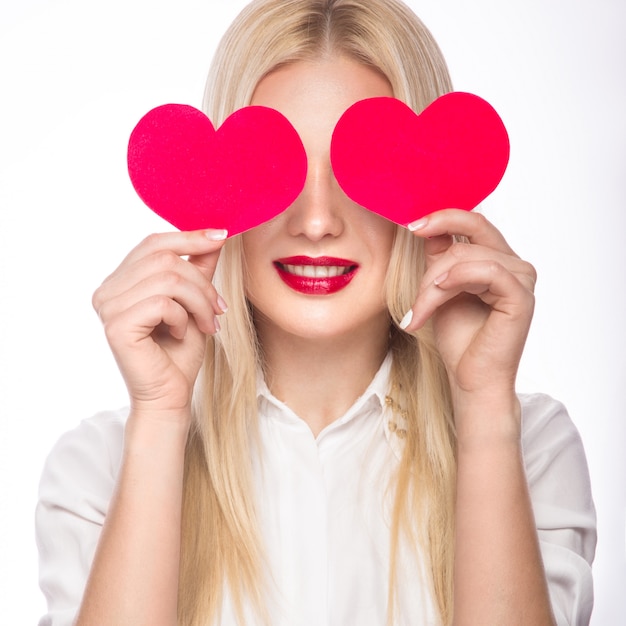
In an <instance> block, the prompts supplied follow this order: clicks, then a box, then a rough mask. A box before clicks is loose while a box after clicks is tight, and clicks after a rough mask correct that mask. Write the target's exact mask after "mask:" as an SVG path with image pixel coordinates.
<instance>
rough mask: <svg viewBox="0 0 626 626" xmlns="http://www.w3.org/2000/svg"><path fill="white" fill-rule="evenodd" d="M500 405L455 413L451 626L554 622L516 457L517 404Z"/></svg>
mask: <svg viewBox="0 0 626 626" xmlns="http://www.w3.org/2000/svg"><path fill="white" fill-rule="evenodd" d="M505 404H506V403H503V404H498V403H496V404H491V405H482V406H481V407H480V409H476V408H471V409H467V408H466V409H463V413H464V414H463V415H460V416H458V418H457V423H460V431H459V441H458V478H457V509H456V553H455V596H454V616H455V617H454V624H455V626H462V625H465V624H468V625H474V624H481V625H483V626H491V625H494V626H499V625H501V624H507V625H511V626H515V625H520V626H522V625H528V626H543V625H546V626H547V625H552V624H554V618H553V615H552V610H551V608H550V600H549V595H548V589H547V583H546V580H545V573H544V569H543V564H542V560H541V553H540V550H539V541H538V538H537V531H536V528H535V521H534V516H533V511H532V506H531V501H530V495H529V492H528V486H527V482H526V476H525V470H524V464H523V458H522V450H521V437H520V435H519V431H520V428H519V424H520V416H519V406H518V404H517V402H511V403H510V406H508V407H506V408H505ZM474 411H477V412H480V413H481V414H480V415H478V414H475V413H474ZM502 411H504V413H502ZM459 418H460V419H459Z"/></svg>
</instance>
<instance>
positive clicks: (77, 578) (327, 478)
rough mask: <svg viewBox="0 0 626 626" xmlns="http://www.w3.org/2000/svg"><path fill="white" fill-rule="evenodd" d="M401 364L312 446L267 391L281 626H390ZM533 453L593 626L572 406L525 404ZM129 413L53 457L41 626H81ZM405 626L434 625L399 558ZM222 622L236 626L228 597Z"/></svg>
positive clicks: (570, 609)
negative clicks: (396, 391)
mask: <svg viewBox="0 0 626 626" xmlns="http://www.w3.org/2000/svg"><path fill="white" fill-rule="evenodd" d="M389 369H390V357H388V358H387V359H386V360H385V362H384V363H383V365H382V366H381V368H380V370H379V372H378V373H377V375H376V376H375V378H374V380H373V381H372V383H371V384H370V386H369V387H368V389H367V391H366V392H365V393H364V394H363V396H361V397H360V398H359V399H358V400H357V401H356V402H355V404H354V405H353V406H352V407H351V408H350V409H349V410H348V412H347V413H346V414H345V415H344V416H343V417H341V418H340V419H338V420H336V421H335V422H333V423H332V424H330V425H329V426H328V427H326V428H325V429H324V430H323V431H322V432H321V433H320V434H319V435H318V436H317V437H314V436H313V434H312V432H311V430H310V428H309V427H308V426H307V424H306V423H305V422H304V421H302V420H301V419H300V418H299V417H298V416H297V415H296V414H295V413H294V412H293V411H292V410H291V409H290V408H289V407H288V406H286V405H285V404H284V403H282V402H280V401H279V400H278V399H276V398H275V397H274V396H273V395H272V394H271V393H270V391H269V390H268V388H267V386H266V385H265V383H264V382H263V380H262V379H259V384H258V403H259V420H260V434H261V452H260V455H259V456H258V457H256V458H254V459H253V465H254V472H255V477H256V487H257V497H258V503H259V504H258V511H259V519H260V524H261V530H262V535H263V537H264V540H265V549H266V554H267V557H268V561H269V565H270V569H271V572H272V575H271V579H272V580H271V584H270V589H271V597H270V598H268V605H269V611H270V616H271V620H272V621H271V623H272V625H273V626H347V625H351V624H359V626H383V625H384V624H385V623H386V622H385V620H386V616H387V594H388V575H389V510H390V498H391V497H392V495H391V494H390V493H389V490H388V484H389V478H390V475H391V474H392V473H393V471H394V469H395V468H396V467H397V463H398V460H399V455H400V454H401V451H402V440H401V438H399V437H398V434H397V431H393V430H392V429H391V428H390V427H389V422H390V421H391V420H394V416H393V414H392V413H391V411H390V409H389V408H388V407H387V405H386V403H385V397H386V395H387V392H388V380H389ZM520 399H521V403H522V410H523V413H522V415H523V450H524V461H525V466H526V473H527V477H528V482H529V487H530V493H531V498H532V502H533V508H534V513H535V520H536V524H537V528H538V532H539V539H540V545H541V551H542V555H543V560H544V565H545V568H546V573H547V577H548V583H549V588H550V595H551V598H552V603H553V607H554V612H555V614H556V616H557V622H558V624H559V626H565V625H571V626H574V625H576V626H582V625H584V624H588V622H589V617H590V614H591V608H592V605H593V585H592V579H591V566H590V564H591V561H592V559H593V554H594V550H595V540H596V535H595V512H594V507H593V502H592V499H591V491H590V485H589V478H588V473H587V465H586V461H585V455H584V451H583V447H582V444H581V441H580V438H579V436H578V433H577V431H576V429H575V427H574V426H573V424H572V422H571V420H570V419H569V417H568V415H567V413H566V411H565V409H564V408H563V406H562V405H561V404H559V403H558V402H556V401H554V400H552V399H551V398H549V397H548V396H544V395H532V396H521V398H520ZM126 416H127V411H126V410H123V411H118V412H107V413H101V414H98V415H96V416H94V417H92V418H89V419H87V420H84V421H83V422H82V423H81V424H80V425H79V426H78V427H77V428H76V429H75V430H73V431H71V432H69V433H67V434H65V435H64V436H63V437H62V438H61V439H60V441H59V442H58V444H57V445H56V446H55V448H54V449H53V450H52V452H51V454H50V456H49V458H48V460H47V462H46V466H45V469H44V472H43V476H42V479H41V485H40V501H39V504H38V507H37V515H36V526H37V540H38V545H39V552H40V584H41V588H42V590H43V592H44V594H45V595H46V598H47V600H48V613H47V614H46V615H45V616H44V617H43V618H42V619H41V621H40V626H70V625H71V623H72V621H73V619H74V617H75V615H76V613H77V610H78V606H79V604H80V600H81V596H82V593H83V589H84V586H85V583H86V580H87V576H88V573H89V569H90V566H91V561H92V558H93V554H94V551H95V547H96V545H97V542H98V538H99V534H100V530H101V528H102V524H103V522H104V517H105V513H106V510H107V507H108V503H109V500H110V498H111V495H112V492H113V489H114V486H115V481H116V476H117V472H118V469H119V465H120V461H121V454H122V444H123V433H124V424H125V420H126ZM400 567H401V570H400V573H401V575H400V577H399V578H400V583H399V593H398V605H397V609H396V611H395V616H396V619H395V624H397V626H426V625H431V624H435V623H436V621H435V618H434V609H433V602H432V600H431V598H430V596H429V592H428V586H427V585H426V584H425V583H424V582H422V580H421V571H420V564H419V562H415V560H414V559H411V558H401V563H400ZM219 623H220V625H221V626H231V625H232V626H234V625H235V624H236V620H235V618H234V616H233V613H232V610H231V607H230V603H229V601H228V598H227V599H226V602H225V604H224V609H223V614H222V619H221V620H220V622H219Z"/></svg>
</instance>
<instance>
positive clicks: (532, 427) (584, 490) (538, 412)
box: [520, 394, 596, 625]
mask: <svg viewBox="0 0 626 626" xmlns="http://www.w3.org/2000/svg"><path fill="white" fill-rule="evenodd" d="M520 402H521V405H522V420H523V422H522V446H523V453H524V465H525V468H526V476H527V480H528V488H529V491H530V496H531V500H532V505H533V512H534V515H535V523H536V526H537V532H538V536H539V542H540V546H541V552H542V557H543V562H544V567H545V570H546V575H547V579H548V586H549V589H550V595H551V597H552V603H553V607H554V611H555V615H556V616H557V623H558V624H570V625H573V624H587V623H588V621H589V616H590V614H591V609H592V606H593V581H592V576H591V563H592V561H593V558H594V553H595V547H596V515H595V507H594V504H593V498H592V493H591V483H590V479H589V471H588V469H587V460H586V458H585V451H584V446H583V442H582V440H581V438H580V435H579V433H578V430H577V428H576V426H575V425H574V423H573V421H572V420H571V418H570V416H569V414H568V412H567V409H566V408H565V406H564V405H563V404H562V403H561V402H559V401H557V400H555V399H554V398H551V397H550V396H547V395H544V394H532V395H521V396H520Z"/></svg>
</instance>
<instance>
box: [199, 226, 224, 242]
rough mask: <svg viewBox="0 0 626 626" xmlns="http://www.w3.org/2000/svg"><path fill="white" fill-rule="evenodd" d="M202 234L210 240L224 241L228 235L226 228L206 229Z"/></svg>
mask: <svg viewBox="0 0 626 626" xmlns="http://www.w3.org/2000/svg"><path fill="white" fill-rule="evenodd" d="M204 234H205V235H206V237H207V239H209V240H210V241H224V239H226V237H228V231H227V230H223V229H221V230H206V231H204Z"/></svg>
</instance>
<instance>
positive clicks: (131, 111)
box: [0, 0, 626, 626]
mask: <svg viewBox="0 0 626 626" xmlns="http://www.w3.org/2000/svg"><path fill="white" fill-rule="evenodd" d="M244 4H245V0H228V2H222V1H221V0H220V1H219V2H218V1H217V0H204V1H202V2H200V1H196V0H178V2H176V3H174V2H165V1H164V0H123V1H122V0H109V1H108V2H100V3H97V4H91V3H89V2H85V1H84V0H80V1H79V0H54V1H53V0H48V1H43V0H39V1H38V0H0V7H1V8H0V216H1V221H0V332H1V337H2V339H1V340H0V507H2V508H1V510H0V624H2V625H6V626H9V625H10V626H13V625H21V624H34V623H36V620H37V619H38V616H39V615H40V614H41V613H42V612H43V611H44V603H43V599H42V597H41V595H40V593H39V591H38V588H37V564H36V560H37V556H36V548H35V544H34V537H33V509H34V506H35V502H36V494H37V482H38V478H39V474H40V472H41V468H42V463H43V461H44V458H45V456H46V454H47V452H48V450H49V449H50V447H51V446H52V445H53V443H54V441H55V440H56V439H57V438H58V436H59V435H60V434H61V433H62V432H63V431H65V430H67V429H69V428H71V427H73V426H74V425H75V424H76V423H77V422H78V421H79V420H80V419H81V418H83V417H86V416H89V415H91V414H92V413H94V412H95V411H97V410H100V409H103V408H115V407H117V406H119V405H123V404H124V403H125V393H124V388H123V385H122V383H121V381H120V380H119V378H118V374H117V371H116V368H115V364H114V362H113V360H112V358H111V357H110V356H109V353H108V350H107V347H106V345H105V341H104V338H103V335H102V332H101V329H100V326H99V322H98V320H97V318H96V316H95V314H93V312H92V311H91V305H90V298H91V293H92V291H93V290H94V289H95V287H96V286H97V285H98V284H99V283H100V281H101V280H102V279H103V278H104V277H105V275H106V274H108V273H109V272H110V271H112V270H113V269H114V267H115V266H116V265H117V263H118V262H119V260H121V258H122V256H123V255H124V254H125V253H126V252H127V251H128V250H129V249H130V248H131V247H132V246H133V245H135V243H136V242H138V241H139V240H140V239H141V238H143V237H144V236H145V235H146V234H147V233H149V232H151V231H154V230H162V229H164V228H166V225H164V223H163V222H161V220H160V219H159V218H157V217H156V216H153V215H152V214H151V213H150V211H148V210H147V209H146V208H145V207H144V206H143V205H142V204H141V202H140V201H139V199H138V198H137V197H136V196H135V194H134V192H133V190H132V188H131V186H130V183H129V181H128V178H127V174H126V164H125V151H126V143H127V140H128V136H129V134H130V131H131V130H132V128H133V126H134V125H135V123H136V122H137V121H138V119H139V118H140V117H141V116H142V115H143V114H144V113H146V112H147V111H148V110H149V109H151V108H152V107H154V106H157V105H159V104H163V103H165V102H181V103H189V104H194V105H196V106H198V105H199V103H200V99H201V93H202V86H203V82H204V76H205V74H206V70H207V68H208V65H209V61H210V57H211V54H212V51H213V49H214V47H215V45H216V43H217V40H218V38H219V36H220V34H221V33H222V32H223V30H224V29H225V27H226V25H227V23H228V22H229V21H230V20H231V19H232V17H234V15H235V13H236V12H238V10H239V9H240V8H241V7H242V6H243V5H244ZM411 5H412V6H413V7H414V8H415V10H416V12H418V14H419V15H420V16H421V17H422V18H423V19H424V21H425V22H426V24H428V25H429V26H430V28H431V30H432V31H433V32H434V34H435V37H436V38H437V39H438V41H439V43H440V44H441V46H442V48H443V50H444V53H445V54H446V57H447V59H448V62H449V65H450V69H451V72H452V75H453V78H454V80H455V86H456V88H457V89H460V90H466V91H472V92H475V93H477V94H479V95H481V96H483V97H484V98H486V99H487V100H489V101H490V102H491V103H492V104H493V105H494V106H495V107H496V109H497V110H498V111H499V112H500V114H501V116H502V117H503V118H504V120H505V123H506V125H507V127H508V129H509V133H510V136H511V142H512V158H511V163H510V166H509V170H508V172H507V174H506V175H505V178H504V180H503V182H502V184H501V186H500V187H499V188H498V190H497V191H496V192H495V193H494V194H493V195H492V196H491V198H489V199H488V200H487V202H486V203H485V212H486V213H487V215H488V216H489V217H490V218H491V219H492V220H494V221H495V222H496V224H497V225H498V226H499V227H500V228H501V229H502V230H504V232H505V234H506V235H507V237H508V238H509V240H510V242H511V244H512V245H513V247H514V248H515V249H516V250H517V251H518V252H519V253H520V254H521V255H522V256H524V257H525V258H528V259H529V260H531V261H532V262H533V263H534V264H535V265H536V267H537V269H538V271H539V274H540V281H539V284H538V293H537V295H538V304H537V312H536V317H535V323H534V327H533V330H532V333H531V336H530V339H529V342H528V347H527V351H526V354H525V357H524V361H523V364H522V372H521V377H520V390H536V391H545V392H547V393H550V394H551V395H554V396H556V397H558V398H559V399H561V400H563V401H564V402H565V403H566V404H567V406H568V407H569V409H570V412H571V414H572V416H573V419H574V420H575V422H576V423H577V425H578V427H579V429H580V431H581V433H582V436H583V439H584V442H585V446H586V450H587V455H588V459H589V465H590V471H591V477H592V481H593V488H594V495H595V500H596V506H597V509H598V520H599V533H600V539H599V544H598V551H597V558H596V563H595V579H596V609H595V614H594V618H593V622H592V623H593V624H594V625H595V626H611V625H614V624H615V625H620V624H624V623H626V603H625V598H626V559H625V556H626V555H625V549H624V540H625V531H626V527H625V511H626V454H625V451H624V448H625V444H626V425H625V420H624V405H625V401H626V394H625V388H626V376H625V374H626V358H625V350H626V345H625V343H626V342H625V336H626V334H625V332H624V329H623V325H624V323H626V296H625V290H626V281H625V276H624V274H625V272H624V270H625V268H626V258H625V257H626V254H625V249H626V246H625V245H624V231H625V226H626V220H625V218H624V211H625V210H626V197H625V196H626V185H625V180H626V171H625V170H626V168H625V165H626V154H625V152H626V81H625V80H624V75H625V69H626V68H625V61H626V43H625V42H626V3H625V2H624V1H623V0H593V1H592V0H586V1H583V0H551V1H550V2H546V1H545V0H525V1H522V0H516V1H514V2H502V1H501V0H473V1H472V2H463V0H421V1H420V2H418V1H417V0H414V1H413V2H411ZM564 480H567V477H564Z"/></svg>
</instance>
